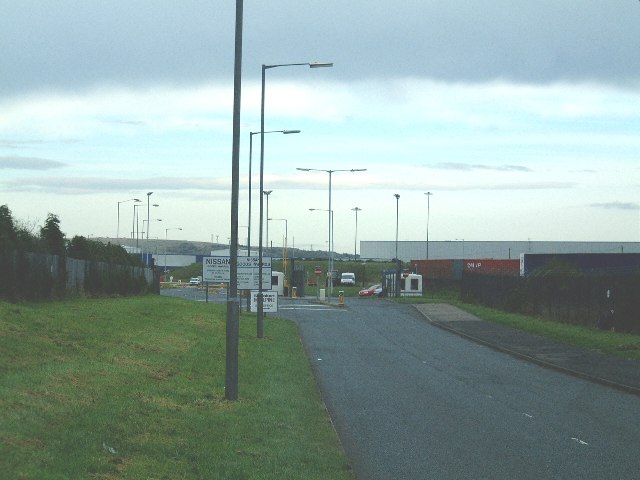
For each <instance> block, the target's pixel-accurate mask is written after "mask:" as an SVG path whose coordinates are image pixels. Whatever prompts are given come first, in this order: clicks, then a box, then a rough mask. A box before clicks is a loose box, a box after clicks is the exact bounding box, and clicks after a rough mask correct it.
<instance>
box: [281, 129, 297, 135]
mask: <svg viewBox="0 0 640 480" xmlns="http://www.w3.org/2000/svg"><path fill="white" fill-rule="evenodd" d="M282 133H284V134H285V135H290V134H292V133H300V130H283V131H282Z"/></svg>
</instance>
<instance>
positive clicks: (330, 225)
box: [296, 167, 367, 298]
mask: <svg viewBox="0 0 640 480" xmlns="http://www.w3.org/2000/svg"><path fill="white" fill-rule="evenodd" d="M296 170H300V171H301V172H325V173H328V174H329V210H328V212H329V246H330V248H329V271H330V272H331V275H333V248H331V247H333V241H332V238H333V226H332V223H333V222H332V213H331V212H332V209H331V177H332V175H333V173H335V172H352V173H353V172H364V171H366V170H367V169H366V168H351V169H344V170H324V169H321V168H299V167H298V168H296ZM332 278H333V277H332ZM332 292H333V281H331V282H329V298H331V294H332Z"/></svg>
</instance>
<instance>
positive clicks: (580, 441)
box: [571, 437, 589, 445]
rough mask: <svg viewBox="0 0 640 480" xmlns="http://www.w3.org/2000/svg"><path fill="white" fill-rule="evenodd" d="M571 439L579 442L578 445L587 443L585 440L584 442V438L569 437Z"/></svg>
mask: <svg viewBox="0 0 640 480" xmlns="http://www.w3.org/2000/svg"><path fill="white" fill-rule="evenodd" d="M571 440H573V441H575V442H577V443H579V444H580V445H589V444H588V443H587V442H585V441H584V440H580V439H579V438H576V437H571Z"/></svg>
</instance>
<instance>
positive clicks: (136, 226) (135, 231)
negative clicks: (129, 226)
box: [131, 204, 140, 248]
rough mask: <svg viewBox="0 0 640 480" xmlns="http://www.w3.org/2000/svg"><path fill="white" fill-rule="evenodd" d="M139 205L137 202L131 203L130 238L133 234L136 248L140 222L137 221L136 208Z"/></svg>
mask: <svg viewBox="0 0 640 480" xmlns="http://www.w3.org/2000/svg"><path fill="white" fill-rule="evenodd" d="M139 206H140V205H138V204H134V205H133V232H132V233H131V238H133V235H135V236H136V248H138V237H139V233H140V223H139V222H138V210H137V208H138V207H139Z"/></svg>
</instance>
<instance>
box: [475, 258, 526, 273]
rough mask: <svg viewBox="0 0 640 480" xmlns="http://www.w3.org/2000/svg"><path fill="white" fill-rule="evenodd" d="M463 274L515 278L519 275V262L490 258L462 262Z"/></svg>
mask: <svg viewBox="0 0 640 480" xmlns="http://www.w3.org/2000/svg"><path fill="white" fill-rule="evenodd" d="M464 273H478V274H482V275H506V276H513V277H517V276H518V275H519V274H520V260H495V259H492V258H485V259H477V260H464Z"/></svg>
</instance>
